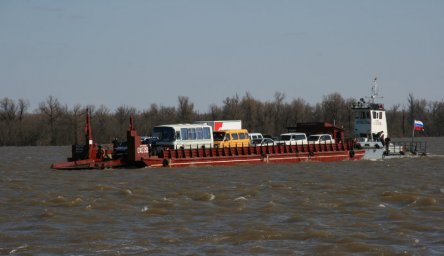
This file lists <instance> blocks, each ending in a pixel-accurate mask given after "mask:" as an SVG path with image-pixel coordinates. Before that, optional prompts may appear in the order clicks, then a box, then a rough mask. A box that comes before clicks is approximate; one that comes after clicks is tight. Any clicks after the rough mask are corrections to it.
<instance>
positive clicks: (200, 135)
mask: <svg viewBox="0 0 444 256" xmlns="http://www.w3.org/2000/svg"><path fill="white" fill-rule="evenodd" d="M196 139H198V140H201V139H203V134H202V128H201V127H198V128H196Z"/></svg>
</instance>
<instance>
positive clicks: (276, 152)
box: [51, 113, 365, 170]
mask: <svg viewBox="0 0 444 256" xmlns="http://www.w3.org/2000/svg"><path fill="white" fill-rule="evenodd" d="M85 126H86V127H85V140H86V143H85V145H73V146H72V156H71V157H70V158H68V160H67V162H62V163H54V164H52V165H51V168H53V169H57V170H75V169H105V168H131V167H135V168H140V167H185V166H202V165H204V166H215V165H236V164H267V163H299V162H307V161H308V162H310V161H316V162H333V161H345V160H360V159H362V158H363V157H364V154H365V150H364V149H357V148H356V147H355V143H354V141H353V140H344V139H342V140H337V141H336V142H335V143H324V144H310V143H308V144H302V145H300V144H298V145H285V144H284V145H276V144H273V145H263V146H259V145H256V146H251V145H246V146H240V147H239V146H236V147H222V148H216V147H196V148H188V149H187V148H177V149H164V150H161V151H159V152H151V151H150V148H149V146H148V145H146V144H142V142H141V139H140V136H139V135H138V134H137V131H136V129H135V126H134V120H133V118H132V117H131V118H130V126H129V129H128V131H127V152H126V154H124V155H120V156H116V154H115V152H114V151H115V149H114V148H113V147H112V146H107V145H98V144H97V143H95V142H94V141H93V136H92V129H91V122H90V115H89V113H87V115H86V125H85Z"/></svg>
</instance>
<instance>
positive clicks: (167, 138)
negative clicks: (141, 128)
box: [152, 124, 214, 149]
mask: <svg viewBox="0 0 444 256" xmlns="http://www.w3.org/2000/svg"><path fill="white" fill-rule="evenodd" d="M152 136H154V137H157V138H159V139H158V140H157V141H156V147H161V148H171V149H179V148H185V149H189V148H201V147H207V148H210V147H211V148H212V147H214V141H213V131H212V129H211V126H209V125H207V124H168V125H159V126H156V127H154V128H153V132H152Z"/></svg>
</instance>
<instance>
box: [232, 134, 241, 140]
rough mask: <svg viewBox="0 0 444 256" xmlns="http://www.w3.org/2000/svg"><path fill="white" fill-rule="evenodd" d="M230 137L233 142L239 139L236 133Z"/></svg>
mask: <svg viewBox="0 0 444 256" xmlns="http://www.w3.org/2000/svg"><path fill="white" fill-rule="evenodd" d="M231 137H232V138H233V140H238V139H239V134H237V133H233V134H232V135H231Z"/></svg>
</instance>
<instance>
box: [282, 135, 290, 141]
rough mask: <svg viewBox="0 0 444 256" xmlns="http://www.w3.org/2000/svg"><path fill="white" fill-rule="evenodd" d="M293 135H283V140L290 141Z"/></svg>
mask: <svg viewBox="0 0 444 256" xmlns="http://www.w3.org/2000/svg"><path fill="white" fill-rule="evenodd" d="M290 139H291V135H281V140H290Z"/></svg>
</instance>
